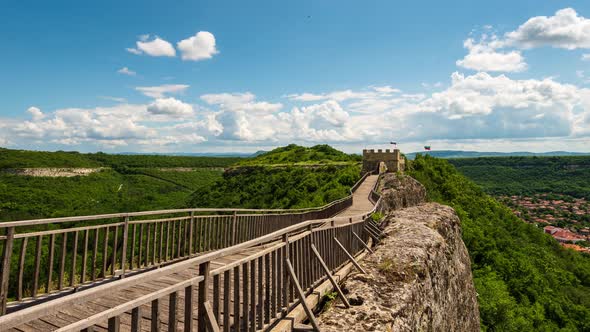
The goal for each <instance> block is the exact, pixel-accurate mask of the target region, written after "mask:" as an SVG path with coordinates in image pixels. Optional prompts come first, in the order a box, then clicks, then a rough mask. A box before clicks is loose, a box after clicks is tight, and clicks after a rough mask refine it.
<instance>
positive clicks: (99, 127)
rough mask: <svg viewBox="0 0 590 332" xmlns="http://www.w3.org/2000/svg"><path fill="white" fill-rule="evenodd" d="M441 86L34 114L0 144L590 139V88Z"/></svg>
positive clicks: (495, 78) (499, 82)
mask: <svg viewBox="0 0 590 332" xmlns="http://www.w3.org/2000/svg"><path fill="white" fill-rule="evenodd" d="M445 86H446V87H443V86H438V87H435V86H433V85H430V86H429V88H430V89H431V90H429V91H430V92H429V93H428V94H425V93H409V92H406V93H401V92H400V91H398V90H397V89H395V88H391V87H388V88H383V87H379V88H377V87H375V86H369V87H366V88H363V89H359V90H338V91H332V92H321V93H309V94H310V95H316V96H332V97H334V98H336V97H339V96H343V95H347V96H354V97H351V98H344V99H342V100H341V101H337V100H334V99H330V98H327V97H322V98H323V99H321V100H319V101H316V102H309V101H297V100H291V101H290V102H291V103H293V104H294V105H293V107H291V108H290V109H284V107H283V105H282V104H281V103H276V102H272V101H266V100H260V99H259V98H257V96H256V95H254V94H253V93H251V92H234V93H217V94H205V95H202V96H201V97H200V100H201V103H202V104H204V105H205V106H200V105H199V104H195V105H189V104H187V103H184V102H182V101H180V100H177V99H176V98H172V97H169V96H166V97H155V100H153V101H152V102H151V103H148V104H145V105H134V104H119V105H115V106H113V107H97V108H90V109H84V108H69V109H60V110H57V111H54V112H45V113H40V110H39V112H35V111H29V113H30V114H31V115H32V119H31V120H28V121H23V122H20V123H13V124H11V125H6V124H4V125H2V121H0V128H1V129H2V130H0V133H2V135H0V139H1V140H2V141H4V142H6V141H7V139H8V138H10V140H11V141H17V142H18V141H20V142H23V141H28V142H53V143H55V144H71V145H81V144H95V145H97V146H104V147H106V148H111V149H115V148H117V147H120V146H124V145H127V146H126V147H125V149H132V148H137V149H147V150H151V151H154V149H159V147H161V149H163V150H170V149H173V150H177V151H178V150H183V149H184V150H186V149H189V148H191V147H193V146H195V145H196V144H206V145H207V146H228V145H235V144H237V143H239V144H240V146H245V147H247V146H251V147H252V146H269V145H281V144H287V143H292V142H298V143H306V144H307V143H309V144H317V143H331V144H339V145H340V146H344V145H356V146H362V145H365V144H377V143H379V142H381V143H382V142H389V141H391V140H395V141H398V142H400V143H404V142H405V143H411V144H418V143H416V142H419V143H423V142H425V141H428V142H431V141H432V142H437V141H438V142H446V143H444V144H447V145H448V146H454V145H453V144H455V143H453V142H474V141H476V140H481V141H486V142H490V141H492V140H495V141H501V140H505V141H509V140H521V141H525V140H529V141H533V140H547V139H548V138H549V137H553V138H557V140H570V141H572V142H573V141H575V142H577V143H576V144H581V143H580V142H583V141H584V140H586V142H588V141H590V89H585V88H581V87H578V86H575V85H572V84H564V83H560V82H558V81H557V80H556V79H555V78H545V79H541V80H536V79H525V80H516V79H512V78H510V77H508V76H506V75H492V74H489V73H485V72H479V73H476V74H472V75H466V74H462V73H459V72H456V73H453V74H452V75H451V80H450V83H449V84H448V85H447V84H445ZM166 91H168V90H166ZM343 91H345V93H343ZM147 92H148V93H150V94H152V95H153V94H154V93H155V94H158V93H159V94H160V95H164V94H166V93H170V92H162V91H160V90H157V91H151V90H149V91H147ZM289 96H300V95H289ZM285 97H286V98H292V97H287V96H285ZM197 109H198V112H196V110H197ZM36 114H43V115H44V116H43V117H41V116H36ZM205 142H206V143H205ZM35 144H39V143H35ZM456 144H460V143H456ZM457 146H458V145H457Z"/></svg>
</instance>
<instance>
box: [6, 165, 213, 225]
mask: <svg viewBox="0 0 590 332" xmlns="http://www.w3.org/2000/svg"><path fill="white" fill-rule="evenodd" d="M146 173H158V175H160V177H161V178H163V179H164V180H163V179H159V178H157V177H153V176H147V175H144V174H141V173H139V172H137V173H136V174H122V173H119V172H117V171H115V170H103V171H101V172H98V173H93V174H90V175H88V176H76V177H69V178H64V177H56V178H52V177H30V176H20V175H11V174H2V173H0V221H9V220H25V219H34V218H51V217H65V216H74V215H90V214H102V213H117V212H132V211H142V210H157V209H173V208H182V207H185V206H186V200H187V198H188V197H189V196H190V195H191V193H192V191H193V190H194V189H197V188H199V186H208V185H210V184H211V183H213V182H215V181H216V180H217V179H220V178H221V174H222V171H220V170H197V171H191V172H159V171H153V170H150V171H149V172H146ZM181 183H182V184H181Z"/></svg>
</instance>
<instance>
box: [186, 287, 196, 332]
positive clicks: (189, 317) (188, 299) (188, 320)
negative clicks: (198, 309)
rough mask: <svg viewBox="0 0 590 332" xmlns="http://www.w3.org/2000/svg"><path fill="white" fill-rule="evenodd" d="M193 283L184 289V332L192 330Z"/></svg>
mask: <svg viewBox="0 0 590 332" xmlns="http://www.w3.org/2000/svg"><path fill="white" fill-rule="evenodd" d="M193 312H194V309H193V285H190V286H188V287H186V288H185V289H184V332H192V330H193Z"/></svg>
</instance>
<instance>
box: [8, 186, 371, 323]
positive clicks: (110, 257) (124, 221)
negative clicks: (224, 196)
mask: <svg viewBox="0 0 590 332" xmlns="http://www.w3.org/2000/svg"><path fill="white" fill-rule="evenodd" d="M366 176H368V174H365V176H363V178H361V180H359V181H358V182H357V183H356V184H355V186H354V187H353V188H351V195H350V196H348V197H345V198H343V199H340V200H337V201H334V202H332V203H330V204H327V205H325V206H323V207H320V208H312V209H296V210H293V209H292V210H285V209H274V210H254V209H179V210H164V211H147V212H136V213H123V214H108V215H97V216H83V217H67V218H53V219H39V220H28V221H14V222H5V223H0V234H1V233H4V235H0V253H2V256H1V261H0V263H1V265H0V315H3V314H6V313H7V312H11V311H14V310H15V309H17V308H20V307H23V306H26V305H28V304H29V303H36V302H38V301H39V300H43V299H48V298H52V297H55V296H60V295H64V294H68V293H72V292H75V291H79V290H81V289H84V288H88V287H91V286H95V285H97V284H100V283H104V282H108V281H112V280H116V279H119V278H124V277H126V276H129V275H132V274H136V273H139V272H142V271H147V270H150V269H154V268H158V267H161V266H163V265H168V264H172V263H175V262H178V261H181V260H186V259H188V258H191V257H194V256H196V255H202V254H203V253H206V252H210V251H214V250H220V249H223V248H228V247H231V246H235V245H237V244H240V243H244V242H247V241H250V240H252V239H256V238H258V237H261V236H263V235H266V234H270V233H273V232H275V231H278V230H281V229H284V228H286V227H289V226H292V225H296V224H298V223H301V222H304V221H306V220H314V219H324V218H329V217H331V216H334V215H335V214H337V213H339V212H340V211H342V210H344V209H346V208H347V207H348V206H350V205H351V204H352V193H353V192H354V190H356V188H357V187H358V186H359V185H360V183H362V181H363V180H364V178H365V177H366ZM2 229H4V232H2Z"/></svg>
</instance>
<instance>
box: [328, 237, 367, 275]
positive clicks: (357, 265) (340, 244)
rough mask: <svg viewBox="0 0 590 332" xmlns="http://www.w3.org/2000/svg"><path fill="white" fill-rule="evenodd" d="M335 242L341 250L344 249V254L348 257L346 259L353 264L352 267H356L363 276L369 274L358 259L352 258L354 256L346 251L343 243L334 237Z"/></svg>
mask: <svg viewBox="0 0 590 332" xmlns="http://www.w3.org/2000/svg"><path fill="white" fill-rule="evenodd" d="M334 241H336V244H337V245H338V246H339V247H340V249H342V252H344V254H345V255H346V257H348V260H350V262H351V263H352V265H354V267H356V268H357V269H358V270H359V271H360V272H361V273H363V274H367V271H365V269H363V268H362V267H361V266H360V265H359V263H358V262H357V261H356V259H354V257H352V255H351V254H350V253H349V252H348V250H346V248H344V246H343V245H342V243H340V241H338V239H337V238H335V237H334Z"/></svg>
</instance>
